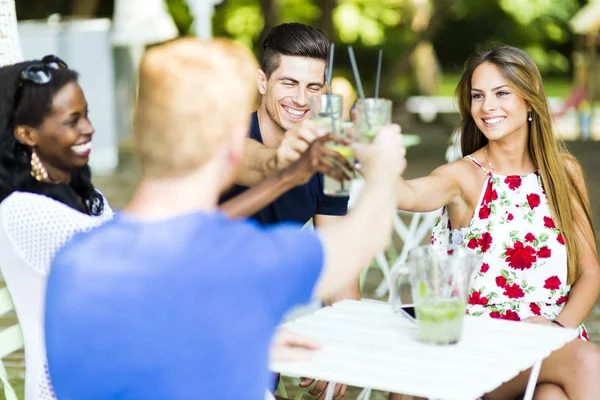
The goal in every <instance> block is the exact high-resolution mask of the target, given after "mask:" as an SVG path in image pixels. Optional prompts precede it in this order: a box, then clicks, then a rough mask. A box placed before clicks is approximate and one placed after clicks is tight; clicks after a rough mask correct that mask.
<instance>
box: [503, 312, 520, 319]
mask: <svg viewBox="0 0 600 400" xmlns="http://www.w3.org/2000/svg"><path fill="white" fill-rule="evenodd" d="M501 318H502V319H507V320H509V321H520V320H521V317H519V314H517V313H516V312H514V311H513V310H506V314H504V315H503V316H502V317H501Z"/></svg>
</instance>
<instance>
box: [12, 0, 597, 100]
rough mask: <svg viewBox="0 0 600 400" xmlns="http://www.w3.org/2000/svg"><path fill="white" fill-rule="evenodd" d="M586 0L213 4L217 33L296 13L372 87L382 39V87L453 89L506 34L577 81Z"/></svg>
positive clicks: (60, 9)
mask: <svg viewBox="0 0 600 400" xmlns="http://www.w3.org/2000/svg"><path fill="white" fill-rule="evenodd" d="M166 2H167V5H168V8H169V11H170V12H171V15H172V16H173V19H174V20H175V22H176V25H177V27H178V29H179V31H180V33H181V34H182V35H187V34H192V33H193V32H191V30H192V22H193V16H192V14H191V12H190V10H189V8H188V5H187V3H186V0H166ZM585 4H587V0H224V1H222V2H221V3H220V4H219V5H217V6H216V8H215V13H214V16H213V29H212V30H213V34H214V35H215V36H227V37H231V38H233V39H235V40H236V41H239V42H241V43H243V44H245V45H246V46H248V47H250V48H253V49H254V50H255V52H256V54H257V55H260V51H261V42H262V39H263V38H264V36H265V34H266V32H268V31H269V29H271V28H272V27H273V26H275V25H277V24H279V23H282V22H291V21H298V22H303V23H306V24H309V25H312V26H315V27H318V28H320V29H322V30H323V31H324V32H325V33H327V34H328V36H329V37H330V38H331V39H332V41H334V42H336V43H337V44H338V47H337V48H338V49H339V50H338V51H337V54H336V58H335V67H336V75H341V76H346V77H348V78H351V75H350V68H349V62H348V57H347V53H346V51H345V49H344V46H342V45H353V46H354V48H355V53H356V55H357V59H358V64H359V67H360V70H361V75H362V76H363V80H364V81H365V82H364V85H365V90H366V91H367V92H368V91H372V90H373V85H374V74H375V68H376V55H377V51H378V49H379V48H382V49H383V50H384V75H383V77H382V89H381V90H382V93H383V95H386V96H389V97H393V98H396V99H400V98H405V97H407V96H410V95H415V94H426V95H452V93H453V90H454V87H455V84H456V82H457V79H458V74H459V71H460V69H461V66H462V64H463V63H464V62H465V60H466V59H467V58H468V56H469V55H471V54H472V53H473V52H474V51H475V50H477V48H480V47H481V46H486V45H487V44H490V43H493V42H503V43H507V44H511V45H514V46H518V47H520V48H522V49H524V50H526V51H527V52H528V53H529V54H530V55H531V56H532V57H533V58H534V60H535V61H536V63H537V65H538V66H539V68H540V70H541V71H542V73H543V75H544V77H545V79H546V84H547V90H548V92H549V94H550V95H551V96H555V97H565V96H567V94H568V93H569V91H570V89H571V84H570V82H571V80H572V76H573V60H572V54H573V50H574V48H575V47H576V43H577V38H576V37H575V36H574V35H573V33H572V31H571V29H570V27H569V20H570V19H571V18H572V17H573V15H575V13H576V12H577V11H578V10H580V9H581V8H582V7H583V6H584V5H585ZM16 6H17V15H18V17H19V19H41V18H47V17H48V16H49V15H50V14H52V13H59V14H61V15H63V16H86V17H92V16H94V17H111V16H112V12H113V9H114V2H113V1H107V0H44V1H43V2H41V1H39V0H18V1H17V2H16Z"/></svg>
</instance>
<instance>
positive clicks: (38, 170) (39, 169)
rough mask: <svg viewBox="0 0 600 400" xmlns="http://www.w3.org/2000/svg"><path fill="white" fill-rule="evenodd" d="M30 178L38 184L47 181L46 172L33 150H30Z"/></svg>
mask: <svg viewBox="0 0 600 400" xmlns="http://www.w3.org/2000/svg"><path fill="white" fill-rule="evenodd" d="M31 176H33V177H34V178H35V180H36V181H38V182H43V181H47V180H48V172H47V171H46V168H44V164H42V162H41V161H40V158H39V157H38V155H37V154H36V152H35V150H33V149H32V150H31Z"/></svg>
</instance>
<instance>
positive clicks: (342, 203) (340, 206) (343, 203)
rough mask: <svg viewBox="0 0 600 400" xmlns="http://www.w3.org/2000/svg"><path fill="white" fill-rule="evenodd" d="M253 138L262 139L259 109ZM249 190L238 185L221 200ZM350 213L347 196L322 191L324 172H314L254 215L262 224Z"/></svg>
mask: <svg viewBox="0 0 600 400" xmlns="http://www.w3.org/2000/svg"><path fill="white" fill-rule="evenodd" d="M250 138H251V139H254V140H256V141H258V142H260V143H262V142H263V140H262V135H261V133H260V126H259V124H258V114H257V113H256V112H255V113H253V114H252V125H251V127H250ZM247 189H248V188H247V187H245V186H239V185H235V186H234V187H233V188H232V189H231V190H230V191H228V192H227V193H226V194H225V195H224V196H223V197H222V198H221V201H222V202H223V201H226V200H229V199H231V198H232V197H235V196H237V195H238V194H240V193H242V192H244V191H245V190H247ZM347 212H348V197H333V196H327V195H325V194H323V174H315V175H314V176H313V177H312V178H311V179H310V180H309V181H308V182H307V183H306V184H304V185H302V186H297V187H295V188H293V189H291V190H289V191H288V192H286V193H285V194H283V195H282V196H281V197H279V198H278V199H277V200H275V201H274V202H273V203H271V204H270V205H268V206H267V207H265V208H263V209H262V210H260V211H259V212H258V213H256V214H255V215H253V216H252V218H253V219H255V220H256V221H258V222H259V223H261V224H263V225H270V224H274V223H277V222H284V221H293V222H299V223H301V224H305V223H306V222H307V221H308V220H310V219H311V218H312V217H313V216H315V215H316V214H322V215H346V213H347Z"/></svg>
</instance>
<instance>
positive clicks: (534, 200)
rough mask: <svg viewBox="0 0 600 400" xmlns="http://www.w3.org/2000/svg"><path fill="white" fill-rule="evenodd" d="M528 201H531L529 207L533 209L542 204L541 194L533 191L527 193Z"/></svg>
mask: <svg viewBox="0 0 600 400" xmlns="http://www.w3.org/2000/svg"><path fill="white" fill-rule="evenodd" d="M527 202H528V203H529V208H531V209H532V210H533V209H534V208H536V207H537V206H539V205H540V195H539V194H537V193H531V194H528V195H527Z"/></svg>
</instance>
